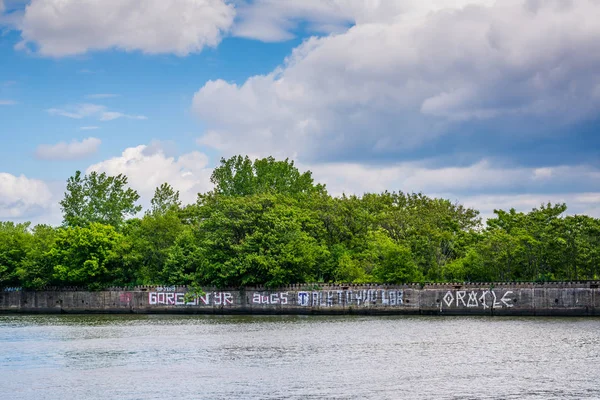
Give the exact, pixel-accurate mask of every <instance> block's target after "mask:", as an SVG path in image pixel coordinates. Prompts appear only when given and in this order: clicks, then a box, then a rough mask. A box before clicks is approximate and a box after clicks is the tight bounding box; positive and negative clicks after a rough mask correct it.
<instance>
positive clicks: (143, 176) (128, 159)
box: [86, 142, 212, 206]
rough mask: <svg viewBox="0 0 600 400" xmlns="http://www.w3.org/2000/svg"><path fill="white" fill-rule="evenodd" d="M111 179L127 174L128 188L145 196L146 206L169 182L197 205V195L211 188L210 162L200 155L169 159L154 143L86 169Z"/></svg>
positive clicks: (127, 150) (186, 201)
mask: <svg viewBox="0 0 600 400" xmlns="http://www.w3.org/2000/svg"><path fill="white" fill-rule="evenodd" d="M92 171H97V172H106V173H107V174H109V175H118V174H121V173H122V174H125V175H127V177H128V178H129V185H130V186H131V187H132V188H133V189H135V190H137V191H138V193H139V194H140V196H142V201H143V203H144V204H145V205H146V206H147V205H148V204H149V203H150V199H152V196H154V190H155V189H156V188H157V187H158V186H160V185H161V184H163V183H165V182H167V183H169V184H170V185H171V186H173V188H175V189H176V190H179V191H180V198H181V200H182V202H184V203H193V202H195V201H196V197H197V194H198V193H200V192H205V191H207V190H210V189H211V188H212V184H211V183H210V175H211V174H212V168H209V167H208V158H207V157H206V155H204V154H202V153H199V152H191V153H187V154H183V155H181V156H179V157H169V156H166V155H165V151H164V150H163V149H162V148H161V147H160V146H158V144H157V142H155V143H154V144H153V145H152V146H146V145H140V146H137V147H130V148H127V149H125V151H123V153H122V154H121V156H119V157H115V158H111V159H109V160H105V161H102V162H100V163H98V164H94V165H92V166H90V167H89V168H88V169H87V171H86V172H87V173H90V172H92Z"/></svg>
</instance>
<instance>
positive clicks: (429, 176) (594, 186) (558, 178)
mask: <svg viewBox="0 0 600 400" xmlns="http://www.w3.org/2000/svg"><path fill="white" fill-rule="evenodd" d="M298 167H299V168H300V169H301V170H306V169H309V170H311V171H312V172H313V178H314V179H315V181H316V182H320V183H325V184H326V186H327V190H328V191H329V193H331V194H332V195H335V196H340V195H341V194H343V193H346V194H357V195H362V194H364V193H373V192H375V193H380V192H382V191H385V190H388V191H403V192H409V193H412V192H422V193H424V194H426V195H428V196H432V197H441V198H446V199H449V200H451V201H457V202H459V203H461V204H463V205H465V206H468V207H473V208H475V209H477V210H479V211H480V212H481V215H482V217H483V218H484V219H487V218H489V217H493V210H494V209H503V210H509V209H510V208H515V209H516V210H517V211H524V212H525V211H529V210H531V209H532V208H534V207H539V206H540V205H541V204H545V203H548V202H552V203H562V202H565V203H567V206H568V207H569V209H568V213H569V214H587V215H591V216H594V217H598V218H600V169H598V168H595V167H591V166H586V165H582V166H562V167H552V168H550V167H548V168H542V169H540V168H526V167H513V168H507V167H498V166H494V165H493V164H492V163H491V162H489V161H486V160H484V161H480V162H478V163H476V164H473V165H469V166H464V167H435V166H427V165H426V164H425V163H423V162H412V163H399V164H395V165H391V166H383V167H382V166H379V167H369V166H365V165H361V164H357V163H326V164H313V165H302V164H299V165H298ZM540 171H543V172H540ZM561 191H564V192H562V193H561Z"/></svg>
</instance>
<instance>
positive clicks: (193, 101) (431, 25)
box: [0, 0, 600, 225]
mask: <svg viewBox="0 0 600 400" xmlns="http://www.w3.org/2000/svg"><path fill="white" fill-rule="evenodd" d="M599 19H600V0H498V1H495V0H172V1H164V0H143V1H142V0H29V1H26V0H0V220H5V221H6V220H9V221H15V222H23V221H32V222H33V223H48V224H53V225H57V224H60V222H61V212H60V206H59V204H58V202H59V201H60V199H61V198H62V197H63V195H64V190H65V182H66V180H67V178H68V177H69V176H71V175H73V174H74V173H75V171H77V170H81V171H83V172H85V173H90V172H92V171H98V172H106V173H107V174H109V175H116V174H119V173H123V174H125V175H127V176H128V178H129V184H130V186H131V187H133V188H134V189H136V190H137V191H138V192H139V193H140V195H141V203H142V204H143V205H147V204H148V203H149V202H150V199H151V198H152V195H153V193H154V189H155V188H156V187H157V186H159V185H160V184H162V183H163V182H168V183H170V184H171V185H172V186H173V187H174V188H175V189H177V190H179V191H180V195H181V198H182V200H183V201H184V202H185V203H192V202H194V201H195V199H196V195H197V193H199V192H205V191H207V190H210V189H211V187H212V186H211V183H210V175H211V172H212V169H213V168H214V167H215V166H216V165H218V163H219V160H220V158H221V157H230V156H232V155H236V154H242V155H249V156H250V157H266V156H270V155H272V156H274V157H276V158H278V159H285V158H290V159H292V160H294V162H295V163H296V165H297V166H298V167H299V169H301V170H311V171H312V172H313V177H314V178H315V180H316V181H317V182H321V183H325V184H326V185H327V188H328V190H329V192H330V193H331V194H333V195H341V194H342V193H346V194H357V195H361V194H363V193H365V192H381V191H384V190H388V191H404V192H422V193H425V194H427V195H430V196H436V197H444V198H447V199H450V200H451V201H453V202H459V203H461V204H464V205H466V206H469V207H474V208H477V209H478V210H480V211H481V213H482V216H483V217H484V218H486V217H489V216H491V215H493V210H494V209H505V210H506V209H509V208H511V207H514V208H515V209H517V210H518V211H527V210H530V209H531V208H533V207H538V206H540V205H541V204H542V203H547V202H552V203H557V202H566V203H567V205H568V207H569V209H568V213H570V214H588V215H592V216H595V217H600V135H599V133H600V24H598V22H597V21H598V20H599Z"/></svg>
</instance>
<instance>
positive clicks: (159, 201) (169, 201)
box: [149, 183, 181, 215]
mask: <svg viewBox="0 0 600 400" xmlns="http://www.w3.org/2000/svg"><path fill="white" fill-rule="evenodd" d="M150 205H151V206H150V210H149V213H150V214H153V215H164V214H166V213H167V212H168V211H170V210H179V209H180V208H181V201H180V200H179V191H175V190H174V189H173V187H171V185H169V184H168V183H163V184H162V185H160V186H159V187H157V188H156V190H155V191H154V197H152V200H151V201H150Z"/></svg>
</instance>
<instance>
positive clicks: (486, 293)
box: [440, 290, 514, 310]
mask: <svg viewBox="0 0 600 400" xmlns="http://www.w3.org/2000/svg"><path fill="white" fill-rule="evenodd" d="M511 294H513V292H512V291H510V290H507V291H506V292H504V294H503V295H502V297H500V299H499V300H498V295H497V294H496V292H495V291H494V290H483V291H480V290H471V291H466V290H457V291H455V292H454V293H453V292H452V291H451V290H449V291H448V292H446V294H445V295H444V297H442V302H440V309H441V308H442V304H445V305H446V307H449V308H451V307H457V308H460V307H467V308H473V307H482V308H483V309H484V310H486V309H488V308H503V307H507V308H509V307H513V306H514V304H513V299H512V298H511V297H510V295H511ZM465 298H466V299H467V300H466V301H465Z"/></svg>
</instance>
